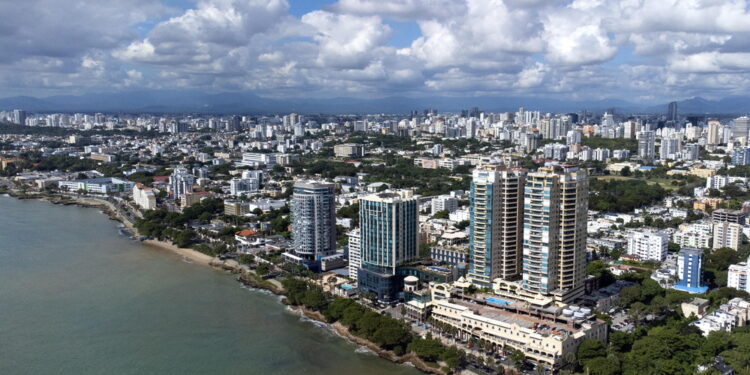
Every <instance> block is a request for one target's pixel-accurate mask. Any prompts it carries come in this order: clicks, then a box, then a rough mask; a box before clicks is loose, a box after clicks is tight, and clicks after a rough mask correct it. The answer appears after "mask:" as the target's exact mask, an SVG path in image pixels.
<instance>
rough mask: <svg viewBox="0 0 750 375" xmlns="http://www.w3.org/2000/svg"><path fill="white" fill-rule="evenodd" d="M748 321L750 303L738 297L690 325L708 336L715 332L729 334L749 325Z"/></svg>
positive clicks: (749, 318)
mask: <svg viewBox="0 0 750 375" xmlns="http://www.w3.org/2000/svg"><path fill="white" fill-rule="evenodd" d="M748 320H750V302H748V301H745V300H743V299H742V298H739V297H737V298H733V299H731V300H729V302H727V303H726V304H723V305H721V306H720V307H719V309H718V310H715V311H714V312H712V313H710V314H706V315H704V316H703V317H702V318H701V319H699V320H697V321H695V322H693V323H690V324H691V325H693V326H696V327H697V328H698V329H700V330H701V333H702V334H703V336H708V335H709V334H710V333H711V332H713V331H727V332H729V331H731V330H732V329H734V328H735V327H742V326H744V325H746V324H747V321H748Z"/></svg>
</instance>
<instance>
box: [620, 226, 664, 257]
mask: <svg viewBox="0 0 750 375" xmlns="http://www.w3.org/2000/svg"><path fill="white" fill-rule="evenodd" d="M668 248H669V234H667V233H663V232H657V231H630V232H628V255H632V256H634V257H636V258H638V259H640V260H650V261H656V262H661V261H662V260H664V258H666V257H667V250H668Z"/></svg>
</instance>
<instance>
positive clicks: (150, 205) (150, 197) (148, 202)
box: [133, 183, 156, 210]
mask: <svg viewBox="0 0 750 375" xmlns="http://www.w3.org/2000/svg"><path fill="white" fill-rule="evenodd" d="M133 202H135V204H137V205H138V206H139V207H140V208H142V209H144V210H155V209H156V194H154V190H153V189H151V188H150V187H146V186H144V185H143V184H141V183H137V184H135V185H133Z"/></svg>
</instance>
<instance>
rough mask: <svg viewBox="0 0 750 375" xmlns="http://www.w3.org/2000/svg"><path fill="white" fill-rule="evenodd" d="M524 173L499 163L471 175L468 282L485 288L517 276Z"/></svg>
mask: <svg viewBox="0 0 750 375" xmlns="http://www.w3.org/2000/svg"><path fill="white" fill-rule="evenodd" d="M525 177H526V172H525V170H523V169H518V168H513V169H511V168H508V167H506V166H504V165H501V164H494V165H485V166H483V167H480V168H477V169H475V170H474V172H473V179H472V182H471V187H470V192H469V199H470V208H469V216H470V223H471V224H470V226H469V238H470V239H469V256H470V258H471V264H470V268H469V274H468V277H469V279H470V280H471V281H472V282H473V283H475V284H478V285H481V286H485V287H489V286H491V285H492V282H493V280H495V279H497V278H501V279H504V280H514V279H517V278H518V277H519V276H520V275H521V266H522V263H521V260H522V257H521V255H522V251H523V248H522V246H523V242H522V240H523V200H524V198H523V195H524V179H525Z"/></svg>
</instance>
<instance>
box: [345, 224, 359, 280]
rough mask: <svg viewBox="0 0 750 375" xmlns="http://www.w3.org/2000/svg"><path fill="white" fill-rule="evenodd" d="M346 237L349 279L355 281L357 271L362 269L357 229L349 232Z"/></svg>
mask: <svg viewBox="0 0 750 375" xmlns="http://www.w3.org/2000/svg"><path fill="white" fill-rule="evenodd" d="M347 235H348V236H349V278H350V279H353V280H354V281H357V271H358V270H359V268H360V267H362V248H361V246H360V236H359V228H356V229H354V230H352V231H350V232H349V233H347Z"/></svg>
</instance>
